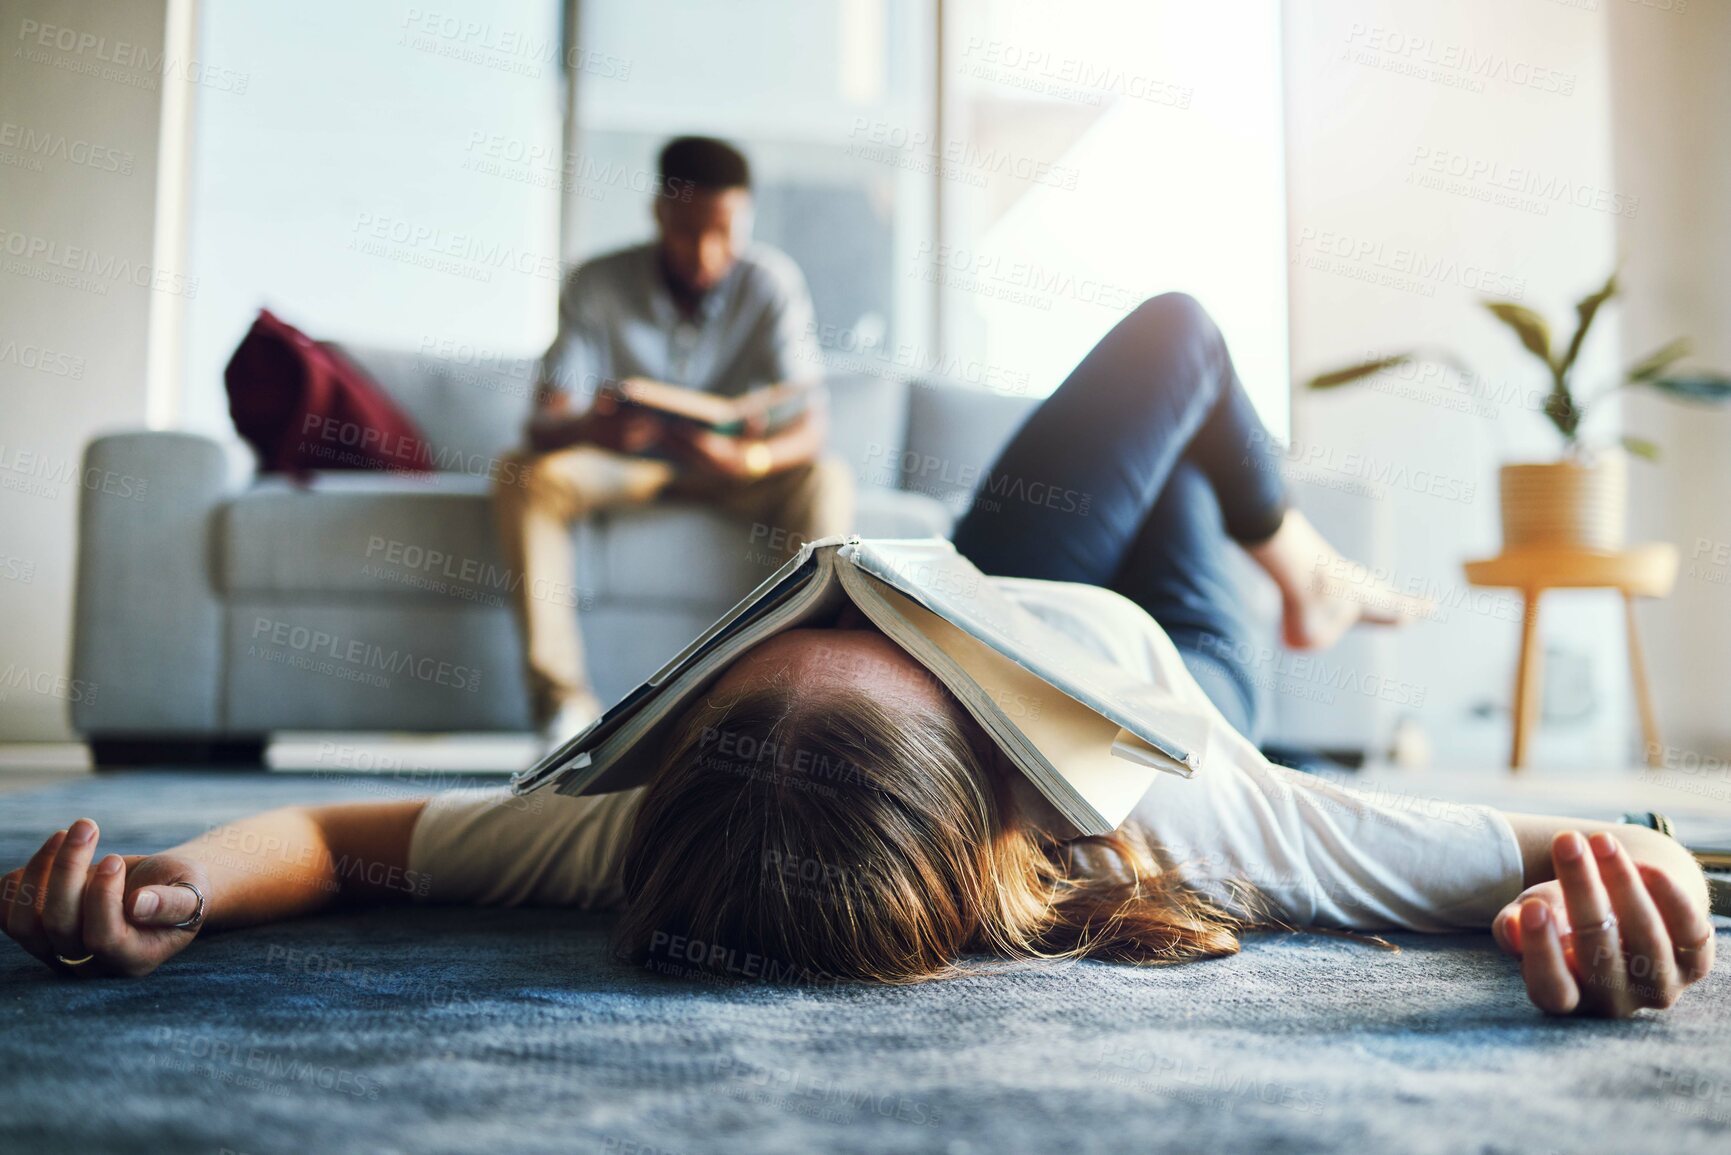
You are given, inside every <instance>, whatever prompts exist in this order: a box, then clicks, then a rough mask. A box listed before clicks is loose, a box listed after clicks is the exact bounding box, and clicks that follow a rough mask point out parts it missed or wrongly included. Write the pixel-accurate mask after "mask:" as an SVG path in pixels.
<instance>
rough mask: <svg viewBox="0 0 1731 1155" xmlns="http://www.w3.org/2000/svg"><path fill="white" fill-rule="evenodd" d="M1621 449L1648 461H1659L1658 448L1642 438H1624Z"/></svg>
mask: <svg viewBox="0 0 1731 1155" xmlns="http://www.w3.org/2000/svg"><path fill="white" fill-rule="evenodd" d="M1623 448H1624V449H1627V450H1628V451H1629V452H1630V453H1633V454H1634V455H1635V456H1636V457H1642V458H1645V459H1646V460H1648V461H1657V460H1659V447H1658V446H1657V445H1655V444H1653V443H1652V442H1651V441H1648V440H1647V439H1646V438H1644V437H1624V438H1623Z"/></svg>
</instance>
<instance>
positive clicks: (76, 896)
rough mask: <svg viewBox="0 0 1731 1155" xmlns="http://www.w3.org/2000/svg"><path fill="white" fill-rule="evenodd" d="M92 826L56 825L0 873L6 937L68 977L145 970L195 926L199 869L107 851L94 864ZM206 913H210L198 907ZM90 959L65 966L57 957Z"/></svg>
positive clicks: (184, 862) (187, 938)
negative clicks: (191, 922)
mask: <svg viewBox="0 0 1731 1155" xmlns="http://www.w3.org/2000/svg"><path fill="white" fill-rule="evenodd" d="M98 837H99V832H98V830H97V828H96V823H94V822H92V821H91V820H90V819H88V818H80V819H79V820H78V821H77V822H74V823H73V824H72V826H71V828H70V829H69V830H57V831H55V832H54V834H53V835H52V836H51V837H50V838H49V839H48V841H46V842H44V843H43V844H42V847H41V849H39V850H38V851H37V852H36V853H35V855H33V856H32V857H31V859H30V861H29V862H28V863H26V864H25V865H24V866H21V867H19V868H18V869H17V870H14V871H12V872H11V873H10V874H7V875H6V876H5V877H4V878H3V879H0V925H3V926H4V928H5V931H6V935H7V937H8V938H11V939H13V940H14V941H16V942H17V943H18V945H19V946H21V947H23V948H24V949H25V950H27V951H29V952H30V953H31V954H33V955H35V956H36V957H37V958H39V959H41V960H42V961H43V962H44V963H45V964H47V966H48V968H49V969H50V970H52V971H54V972H55V973H56V974H60V975H65V976H67V977H78V976H88V975H95V976H114V975H124V976H130V977H138V976H142V975H147V974H149V973H150V972H151V971H153V970H155V969H156V968H157V967H159V966H161V965H162V964H163V963H165V962H167V961H168V960H169V959H171V958H173V957H174V956H175V955H177V954H179V953H180V952H181V951H182V950H184V949H186V946H187V944H188V943H190V942H191V941H192V940H193V939H194V938H195V937H197V935H198V932H199V929H200V927H202V926H203V925H204V919H202V918H201V919H200V920H199V923H198V925H197V926H193V927H190V928H187V929H184V930H182V929H179V928H177V927H176V926H175V925H174V924H175V923H178V922H184V921H186V920H187V919H189V918H191V917H192V915H193V913H194V912H195V911H197V909H198V896H197V895H195V894H193V892H192V891H190V890H188V889H187V888H186V887H184V886H176V885H173V884H174V883H178V882H190V883H192V884H193V885H194V886H197V887H198V888H199V891H200V893H202V894H206V895H208V894H209V893H210V891H211V887H210V881H209V879H208V878H207V877H206V875H205V871H204V867H203V866H202V865H201V864H199V863H197V862H194V861H192V860H191V859H187V858H179V857H175V856H172V855H163V854H156V855H148V856H146V855H129V856H125V857H122V856H121V855H118V854H110V855H107V856H106V857H104V858H103V859H102V860H101V861H100V862H97V863H96V864H95V865H94V866H93V865H92V860H93V859H94V858H95V855H96V843H97V839H98ZM205 913H206V915H208V914H209V911H206V912H205ZM86 955H89V956H91V958H90V961H89V962H86V963H82V964H79V965H77V966H70V965H68V964H66V963H64V962H62V961H61V959H62V958H67V959H74V960H76V959H82V958H84V957H85V956H86Z"/></svg>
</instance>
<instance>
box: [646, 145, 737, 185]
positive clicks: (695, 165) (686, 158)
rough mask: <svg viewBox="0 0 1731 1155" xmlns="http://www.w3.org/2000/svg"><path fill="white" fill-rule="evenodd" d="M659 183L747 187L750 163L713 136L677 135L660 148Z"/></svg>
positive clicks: (731, 147)
mask: <svg viewBox="0 0 1731 1155" xmlns="http://www.w3.org/2000/svg"><path fill="white" fill-rule="evenodd" d="M661 183H662V184H663V185H665V186H667V187H668V188H678V187H680V186H681V185H685V186H689V187H692V188H696V189H699V190H701V191H703V192H723V191H725V190H727V189H733V188H743V189H748V188H750V187H751V166H750V165H749V164H747V163H746V160H745V154H744V153H742V152H740V151H739V150H738V149H737V148H734V147H733V146H732V145H731V144H728V143H727V142H726V141H725V140H717V139H715V138H714V137H713V136H681V137H678V138H676V139H674V140H670V141H668V142H667V146H666V147H665V148H663V149H662V150H661Z"/></svg>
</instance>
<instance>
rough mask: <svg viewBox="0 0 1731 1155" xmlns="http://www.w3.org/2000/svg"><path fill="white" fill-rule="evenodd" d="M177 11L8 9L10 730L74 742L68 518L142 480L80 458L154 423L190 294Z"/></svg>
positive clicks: (33, 0) (10, 5) (3, 110)
mask: <svg viewBox="0 0 1731 1155" xmlns="http://www.w3.org/2000/svg"><path fill="white" fill-rule="evenodd" d="M169 8H170V4H169V0H129V2H128V3H125V4H114V3H104V2H103V0H5V3H4V4H3V5H0V58H3V60H4V63H3V64H0V740H12V741H18V740H38V739H54V738H59V737H63V736H65V734H66V733H67V700H68V699H69V698H70V697H72V696H74V695H76V694H81V693H100V690H101V688H100V687H87V686H79V685H74V684H71V683H70V682H68V680H67V676H68V675H67V670H68V656H69V651H70V648H71V647H70V641H71V617H72V577H73V565H74V546H75V540H74V533H73V527H74V523H75V519H76V517H77V512H78V499H79V496H80V494H81V493H82V492H83V488H84V486H86V485H90V486H104V485H108V486H130V485H133V484H134V483H135V479H125V478H105V477H100V476H87V475H84V474H83V473H82V472H81V466H80V457H79V455H80V452H81V451H82V449H83V447H84V444H85V442H86V441H88V440H89V439H90V437H91V435H92V434H94V433H96V432H97V431H99V430H103V429H108V428H113V427H119V426H139V425H143V424H144V423H145V420H146V416H147V412H148V397H147V394H148V390H147V364H148V352H149V349H148V335H149V333H150V330H151V326H152V313H153V311H157V312H158V315H159V321H160V313H161V311H162V310H165V309H166V310H169V311H170V313H171V314H173V312H174V311H175V310H177V308H178V307H179V305H180V304H181V303H182V301H183V300H184V298H185V294H186V293H187V292H188V291H189V290H191V288H192V287H191V286H190V285H189V284H188V283H187V281H186V278H185V276H184V265H183V264H182V263H181V262H180V261H179V259H178V257H177V256H176V255H175V254H174V253H172V252H168V253H159V252H158V251H157V245H156V206H157V198H156V186H157V177H158V148H159V138H160V136H161V130H162V123H161V116H160V115H159V108H160V107H161V103H162V93H163V89H164V88H165V87H167V86H174V85H183V86H184V85H186V84H187V83H188V81H187V76H188V70H187V64H188V61H187V59H186V58H185V57H184V56H183V55H180V56H171V57H170V58H169V59H168V60H166V61H165V60H164V58H163V47H164V37H165V29H166V27H167V16H168V11H169ZM44 40H46V42H44ZM179 95H184V94H183V93H182V94H179ZM170 320H172V316H171V317H170ZM148 499H149V497H148V492H145V493H143V494H141V495H140V498H139V500H148Z"/></svg>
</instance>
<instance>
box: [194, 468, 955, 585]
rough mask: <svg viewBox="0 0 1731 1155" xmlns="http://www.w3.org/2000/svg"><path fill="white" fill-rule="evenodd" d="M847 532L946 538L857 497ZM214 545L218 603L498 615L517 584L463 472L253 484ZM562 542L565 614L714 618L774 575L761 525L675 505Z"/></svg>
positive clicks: (930, 508) (225, 518)
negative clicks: (270, 599) (352, 604)
mask: <svg viewBox="0 0 1731 1155" xmlns="http://www.w3.org/2000/svg"><path fill="white" fill-rule="evenodd" d="M855 525H856V527H857V530H858V532H860V533H862V534H865V535H867V536H870V537H926V536H931V535H934V534H935V535H942V534H944V533H947V532H948V530H949V517H948V514H947V513H946V511H945V510H944V508H943V507H942V506H941V505H939V504H938V503H937V502H935V501H933V500H931V499H930V498H926V497H922V496H920V495H918V494H911V493H897V492H893V491H889V490H874V489H870V488H862V489H861V491H860V495H859V513H858V517H857V518H856V519H855ZM220 542H221V566H220V570H219V573H220V577H221V588H222V589H223V590H224V591H225V592H226V593H227V594H229V595H230V596H237V595H238V596H274V595H281V594H324V595H334V596H342V597H351V596H353V597H366V598H374V597H410V598H421V599H427V600H434V601H447V602H456V603H469V604H475V605H480V606H509V605H510V604H511V597H512V595H513V593H514V592H515V590H516V589H517V586H518V584H519V582H520V579H519V578H518V576H517V575H516V574H515V573H513V572H511V571H510V570H509V569H508V568H507V567H506V565H505V563H504V560H503V558H502V557H501V556H500V553H499V545H498V539H497V536H496V533H495V530H494V527H493V517H492V504H491V500H490V498H489V497H488V485H487V482H486V480H485V479H482V478H476V477H469V476H467V475H464V474H437V475H432V476H421V477H409V476H402V475H392V474H366V473H321V474H314V475H313V478H312V481H311V484H310V485H308V486H305V487H302V486H297V485H294V484H292V483H290V482H288V481H286V480H284V479H280V478H266V479H264V480H261V481H260V482H258V483H257V484H255V485H253V486H251V487H249V488H248V489H246V490H244V491H243V492H242V493H241V494H240V495H239V496H237V497H236V498H235V499H234V500H233V501H232V502H230V503H229V505H228V506H227V507H226V509H224V510H223V513H222V531H221V534H220ZM573 544H574V547H575V548H576V551H577V589H575V590H571V591H561V592H560V593H558V594H557V595H556V596H559V597H562V598H571V599H575V604H577V605H578V606H583V605H585V604H588V603H592V602H594V601H596V600H597V599H603V598H617V599H622V600H634V601H639V602H669V603H672V602H679V603H685V604H703V605H710V604H713V602H714V601H715V599H716V598H717V597H719V598H721V599H722V601H721V604H722V606H723V607H724V608H725V606H727V605H731V604H732V603H733V602H734V601H735V600H737V599H738V598H739V597H741V596H743V595H744V594H745V593H746V592H748V591H749V590H750V589H751V588H752V586H754V585H755V584H757V582H759V581H761V580H763V578H764V577H767V576H768V575H769V573H770V572H772V571H773V569H774V568H775V566H776V565H778V564H780V563H779V560H778V559H779V556H780V554H779V552H778V550H779V548H780V543H778V542H776V541H774V540H772V539H771V538H770V537H769V535H768V534H767V533H766V532H765V531H764V530H763V529H762V527H754V526H753V525H751V524H750V523H748V522H743V521H734V520H732V519H730V518H726V517H723V516H721V515H719V514H716V513H713V512H710V511H708V510H706V509H704V508H703V507H702V506H698V505H691V504H687V503H681V502H665V503H659V504H656V505H653V506H649V507H646V508H641V509H633V510H621V511H619V512H617V513H602V514H598V515H596V516H594V517H591V518H587V519H585V520H583V521H581V522H579V523H578V524H577V526H576V527H575V529H574V538H573ZM694 559H696V561H697V562H700V563H701V565H700V566H698V565H694ZM717 591H721V592H720V593H717Z"/></svg>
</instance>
